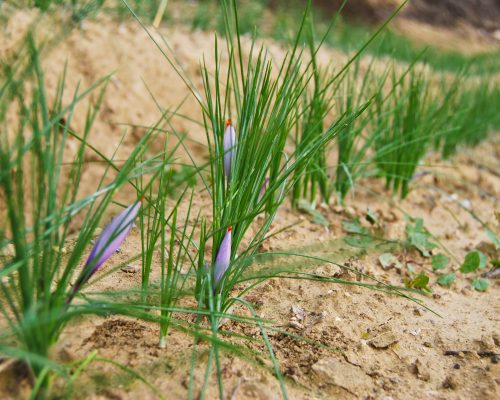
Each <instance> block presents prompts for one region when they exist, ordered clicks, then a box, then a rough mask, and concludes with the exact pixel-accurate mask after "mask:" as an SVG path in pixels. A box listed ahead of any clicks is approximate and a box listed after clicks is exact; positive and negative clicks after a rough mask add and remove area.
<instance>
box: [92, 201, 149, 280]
mask: <svg viewBox="0 0 500 400" xmlns="http://www.w3.org/2000/svg"><path fill="white" fill-rule="evenodd" d="M140 208H141V202H140V201H138V202H137V203H135V204H132V205H131V206H129V207H127V208H126V209H125V210H123V211H122V212H121V213H120V214H118V215H117V216H116V217H115V218H113V220H112V221H111V222H110V223H109V224H108V225H107V226H106V227H105V228H104V230H103V231H102V233H101V235H100V236H99V238H98V239H97V241H96V242H95V245H94V247H93V248H92V251H91V252H90V255H89V258H88V259H87V262H86V263H85V267H87V266H88V265H90V264H92V263H93V262H94V264H93V265H92V272H91V273H90V275H89V278H90V276H91V275H92V274H94V273H95V271H97V269H98V268H99V267H100V266H101V265H102V264H103V263H104V262H105V261H106V260H107V259H108V258H109V257H111V255H112V254H113V253H114V252H115V251H116V250H117V249H118V248H119V247H120V245H121V244H122V243H123V241H124V240H125V238H126V237H127V235H128V234H129V232H130V230H131V229H132V226H133V223H134V219H135V217H136V216H137V213H138V212H139V209H140ZM96 257H99V258H98V260H97V261H95V259H96Z"/></svg>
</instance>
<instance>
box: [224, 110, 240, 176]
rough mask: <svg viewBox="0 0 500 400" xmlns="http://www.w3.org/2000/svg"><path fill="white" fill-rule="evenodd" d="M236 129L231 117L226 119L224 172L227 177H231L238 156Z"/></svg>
mask: <svg viewBox="0 0 500 400" xmlns="http://www.w3.org/2000/svg"><path fill="white" fill-rule="evenodd" d="M236 144H237V142H236V131H235V130H234V127H233V125H231V119H228V120H227V121H226V130H225V131H224V140H223V146H224V174H225V175H226V179H227V180H229V179H231V171H232V168H233V164H234V159H235V158H236Z"/></svg>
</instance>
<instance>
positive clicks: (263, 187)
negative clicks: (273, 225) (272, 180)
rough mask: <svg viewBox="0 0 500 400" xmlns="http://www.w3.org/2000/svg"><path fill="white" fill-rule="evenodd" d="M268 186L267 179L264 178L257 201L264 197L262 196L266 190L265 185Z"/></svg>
mask: <svg viewBox="0 0 500 400" xmlns="http://www.w3.org/2000/svg"><path fill="white" fill-rule="evenodd" d="M268 184H269V177H268V176H266V179H265V180H264V183H263V184H262V186H261V187H260V191H259V199H258V200H259V201H261V200H262V197H263V196H264V194H265V193H266V190H267V185H268Z"/></svg>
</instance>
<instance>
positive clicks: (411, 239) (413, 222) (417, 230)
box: [405, 217, 437, 257]
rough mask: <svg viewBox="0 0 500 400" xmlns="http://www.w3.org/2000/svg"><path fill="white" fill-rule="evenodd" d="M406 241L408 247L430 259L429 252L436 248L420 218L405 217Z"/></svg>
mask: <svg viewBox="0 0 500 400" xmlns="http://www.w3.org/2000/svg"><path fill="white" fill-rule="evenodd" d="M405 231H406V237H407V239H406V241H407V244H408V246H410V247H414V248H415V249H417V250H418V251H419V252H420V254H422V256H424V257H430V256H431V251H432V250H433V249H435V248H436V247H437V245H436V244H435V243H434V242H432V240H431V239H432V235H431V234H430V232H429V231H428V230H427V229H426V228H425V227H424V220H423V219H422V218H415V219H413V218H411V217H407V223H406V228H405Z"/></svg>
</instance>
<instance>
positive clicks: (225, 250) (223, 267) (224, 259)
mask: <svg viewBox="0 0 500 400" xmlns="http://www.w3.org/2000/svg"><path fill="white" fill-rule="evenodd" d="M231 230H232V227H228V228H227V232H226V234H225V235H224V239H222V243H221V244H220V247H219V252H218V253H217V257H215V270H214V287H217V285H218V284H219V282H220V280H221V279H222V277H223V276H224V274H225V273H226V271H227V269H228V268H229V263H230V262H231Z"/></svg>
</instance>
